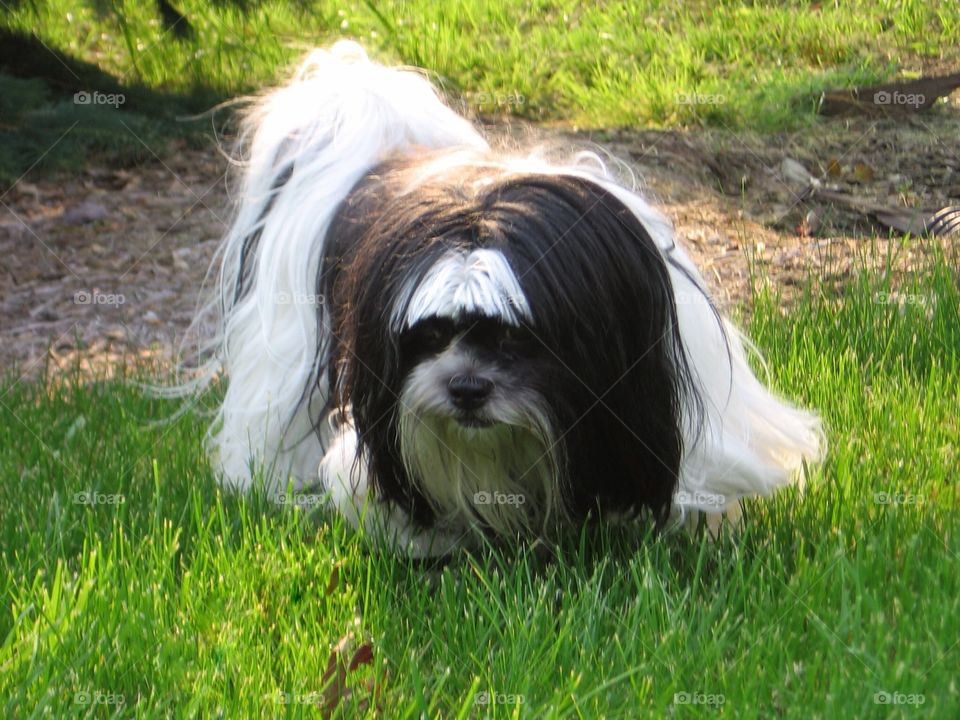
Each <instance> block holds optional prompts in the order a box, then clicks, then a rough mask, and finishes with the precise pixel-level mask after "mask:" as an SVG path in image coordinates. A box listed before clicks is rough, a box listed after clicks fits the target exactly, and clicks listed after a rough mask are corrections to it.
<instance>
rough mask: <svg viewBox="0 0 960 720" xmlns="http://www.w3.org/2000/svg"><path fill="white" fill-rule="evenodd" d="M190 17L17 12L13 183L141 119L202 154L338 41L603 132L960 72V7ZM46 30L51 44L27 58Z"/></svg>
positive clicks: (863, 0)
mask: <svg viewBox="0 0 960 720" xmlns="http://www.w3.org/2000/svg"><path fill="white" fill-rule="evenodd" d="M177 6H178V9H179V10H180V12H182V14H183V17H184V19H183V20H181V21H179V22H177V23H175V24H172V25H171V24H169V23H168V24H165V23H164V22H162V21H161V18H160V15H159V13H158V11H157V9H156V6H155V5H154V3H152V2H139V1H135V0H115V1H114V2H109V3H103V2H86V3H77V2H74V1H72V0H48V1H47V2H20V3H14V4H13V5H12V6H7V12H6V13H4V14H2V15H0V33H7V35H3V36H2V38H3V42H2V43H0V44H2V45H3V46H4V48H3V49H0V70H2V72H4V73H6V75H7V77H6V78H5V77H3V76H2V75H0V96H2V95H4V94H7V93H9V92H11V89H10V88H11V87H12V92H15V93H19V96H21V97H22V96H23V93H24V92H25V90H24V88H22V87H20V88H17V87H16V86H11V85H10V84H9V83H10V82H11V81H10V79H9V78H10V77H11V76H12V77H19V78H21V79H23V78H28V77H32V75H31V73H33V72H35V69H36V68H37V67H38V66H39V65H42V66H43V73H42V77H41V78H40V80H39V81H41V82H44V83H45V85H44V86H43V87H35V88H33V89H32V90H30V91H29V93H28V95H29V97H28V98H27V100H26V101H17V102H16V103H13V104H11V103H6V104H5V105H3V106H0V113H3V114H5V115H6V117H3V115H0V121H2V122H0V140H3V143H2V145H5V146H8V147H10V148H14V149H15V148H16V147H19V146H20V145H23V147H24V149H22V150H20V151H14V150H7V151H5V152H3V153H0V179H4V180H7V181H11V180H13V179H15V178H16V177H17V176H18V175H19V173H20V172H22V171H23V170H25V169H26V168H27V167H28V166H29V165H28V164H27V163H26V162H24V158H28V159H29V158H33V157H35V156H36V154H37V153H36V152H34V150H35V146H36V145H37V144H38V143H39V144H40V147H48V146H49V144H51V143H53V142H54V141H55V140H57V138H58V137H59V136H60V135H61V134H62V133H63V131H65V130H66V129H67V128H70V127H71V126H72V125H73V123H74V122H75V121H79V125H78V127H79V130H80V132H71V133H70V135H69V137H67V138H66V139H65V140H61V141H60V142H61V146H60V150H61V151H60V152H58V153H56V154H51V156H50V157H47V158H45V159H44V162H45V163H46V166H48V167H53V168H58V167H59V168H64V167H66V168H68V169H77V168H78V167H79V163H80V162H81V161H82V158H83V157H87V156H99V155H100V154H102V153H103V152H104V151H105V148H104V143H103V142H102V140H103V138H109V137H113V138H114V144H113V146H111V147H110V148H106V150H109V151H112V156H111V154H110V152H107V155H108V159H111V160H112V161H114V162H121V163H123V162H126V163H133V162H140V161H142V160H143V159H144V152H143V147H142V145H141V144H140V143H139V141H137V140H136V139H135V138H131V137H130V134H131V133H128V132H125V131H123V130H120V131H119V132H118V128H117V116H118V115H120V116H123V117H124V118H129V117H134V118H135V120H134V121H133V122H134V123H136V124H137V127H136V129H135V130H134V131H133V132H136V133H137V135H140V134H141V133H146V134H147V135H148V138H147V139H148V141H149V143H151V144H152V146H155V147H156V149H157V151H158V152H161V153H162V148H163V142H164V141H165V140H169V139H171V138H172V139H185V140H186V141H188V142H191V143H194V144H196V143H197V142H199V141H200V140H198V137H197V135H198V134H200V135H201V136H204V135H205V136H207V137H209V136H210V134H211V133H210V120H209V119H204V120H201V121H196V120H195V121H192V122H191V121H188V120H187V118H188V117H190V116H193V115H195V114H196V113H199V112H201V111H203V110H206V109H209V108H211V107H213V106H214V105H216V104H217V103H218V102H219V101H222V100H224V99H227V98H230V97H233V96H236V95H238V94H244V93H249V92H253V91H257V90H259V89H261V88H263V87H265V86H268V85H270V84H272V83H275V82H277V81H279V80H281V79H284V78H285V77H287V75H288V72H289V70H290V66H291V65H292V63H294V62H295V61H296V60H297V58H299V57H300V56H301V55H302V54H303V52H304V51H305V50H306V49H307V48H309V47H312V46H315V45H323V44H327V43H329V42H332V41H333V40H334V39H336V38H339V37H350V38H354V39H358V40H360V41H361V42H363V43H364V44H365V45H366V46H367V47H368V48H369V49H370V51H371V52H372V53H373V54H374V55H376V56H378V57H380V58H381V59H384V60H387V61H390V62H406V63H410V64H413V65H417V66H421V67H425V68H428V69H429V70H431V71H433V72H434V73H436V74H437V76H438V80H439V81H440V82H441V83H443V84H444V86H445V88H446V89H447V90H448V91H449V92H450V93H451V95H453V96H454V98H455V99H456V98H459V99H460V100H462V101H463V103H464V104H465V105H466V106H467V107H468V108H471V109H473V110H474V111H477V112H480V113H483V114H488V115H507V116H516V117H522V118H527V119H535V120H539V121H545V122H556V123H566V124H575V125H580V126H589V127H609V126H622V125H636V124H641V125H669V126H677V125H698V124H708V125H714V126H718V127H729V128H732V129H737V128H745V127H749V128H753V129H766V130H775V129H783V128H787V127H792V126H797V125H803V124H808V123H810V122H812V121H813V119H814V117H815V115H814V113H815V108H816V104H817V99H818V97H819V93H820V91H821V90H823V89H825V88H832V87H843V86H849V85H854V84H857V83H863V82H869V81H874V80H880V79H883V78H887V77H890V76H892V75H895V74H903V75H915V74H918V73H919V72H920V71H921V70H922V69H924V68H930V67H933V68H941V69H942V68H944V67H955V66H956V65H957V63H958V62H960V5H958V4H957V3H955V2H947V1H946V0H944V1H940V0H935V1H930V0H853V1H851V2H842V3H841V2H836V3H826V2H825V3H812V2H806V1H802V2H801V1H793V2H743V1H742V0H737V1H735V2H730V1H727V2H712V1H710V2H708V1H707V0H692V1H689V2H688V1H684V2H680V1H679V0H639V1H637V2H630V3H614V2H603V3H592V4H583V3H576V2H572V0H536V1H534V2H526V1H524V2H521V1H520V0H506V1H503V2H488V1H486V0H453V1H452V2H432V1H427V0H415V1H412V2H411V1H409V0H404V1H397V0H367V1H366V2H326V1H317V2H312V1H310V0H303V1H302V2H296V3H281V2H272V1H267V2H230V1H229V0H224V1H220V2H211V1H210V0H184V1H183V2H179V3H177ZM10 33H20V34H21V35H16V36H9V34H10ZM31 34H32V35H35V36H36V38H37V40H36V41H34V42H33V43H32V45H29V46H28V47H26V48H23V47H21V45H22V44H23V43H22V40H23V38H25V37H27V38H28V37H29V36H30V35H31ZM15 38H20V40H21V41H20V42H15V41H14V39H15ZM77 63H86V66H80V67H78V65H77ZM92 70H95V71H97V72H92ZM105 86H106V87H105ZM118 87H119V88H120V89H121V91H124V92H125V93H126V95H127V102H126V103H125V104H124V105H123V106H121V107H120V108H119V110H114V109H113V108H112V107H110V106H82V107H77V106H76V105H75V104H74V102H73V95H74V93H76V92H78V91H87V92H93V91H95V90H99V91H100V92H113V91H115V90H116V88H118ZM124 88H126V90H123V89H124ZM221 119H222V117H221ZM76 129H77V128H74V130H76ZM84 130H86V131H87V132H84ZM151 134H152V136H151ZM44 143H46V145H44ZM71 148H75V150H73V151H72V152H71V151H70V149H71ZM78 157H79V158H80V160H77V158H78ZM68 161H69V163H68ZM31 162H32V160H31ZM41 167H43V164H41Z"/></svg>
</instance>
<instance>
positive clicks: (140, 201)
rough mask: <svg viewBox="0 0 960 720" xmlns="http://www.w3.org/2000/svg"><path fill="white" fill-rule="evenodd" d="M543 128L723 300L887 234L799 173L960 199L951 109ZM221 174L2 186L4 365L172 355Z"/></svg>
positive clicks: (206, 157)
mask: <svg viewBox="0 0 960 720" xmlns="http://www.w3.org/2000/svg"><path fill="white" fill-rule="evenodd" d="M512 131H513V132H516V131H517V128H516V126H514V127H513V128H512ZM524 132H526V131H521V134H523V133H524ZM549 134H550V136H552V137H554V138H559V139H560V140H561V142H567V141H569V140H573V141H576V142H578V143H579V142H591V141H593V142H598V143H600V144H602V145H603V146H604V147H606V148H608V149H609V150H610V151H611V152H612V153H613V155H615V156H617V157H620V158H622V159H624V160H626V161H627V162H628V163H630V164H631V165H632V166H633V167H634V168H635V169H636V172H637V175H638V178H639V180H640V181H641V186H642V188H643V191H644V192H645V193H646V194H647V196H648V197H650V198H651V199H652V200H653V201H654V202H655V203H656V204H658V205H659V207H660V208H661V209H662V210H663V211H664V212H665V213H666V214H667V215H668V216H669V217H670V218H671V219H672V220H673V222H674V224H675V226H676V232H677V236H678V238H679V240H680V242H681V243H682V244H684V245H685V246H686V247H687V248H688V249H689V250H690V251H691V253H692V254H693V256H694V257H695V259H696V260H697V262H698V263H699V264H700V267H701V269H702V271H703V273H704V275H705V276H706V277H707V280H708V282H709V283H710V285H711V287H712V290H713V292H714V293H715V296H716V298H717V300H718V302H719V303H720V304H721V305H722V306H730V305H732V304H736V303H738V302H740V301H742V300H744V299H746V298H747V297H748V295H749V290H750V286H751V266H752V267H753V269H754V270H755V271H759V274H760V275H761V276H762V277H765V278H766V280H765V281H766V282H769V283H772V284H773V285H775V286H776V288H777V289H778V290H780V291H782V293H783V295H784V298H785V301H786V302H789V300H790V298H791V297H792V295H793V294H795V291H796V288H797V287H798V286H799V285H800V284H801V283H803V282H805V279H806V278H808V277H813V278H814V279H826V280H839V281H841V282H842V280H843V278H844V277H845V276H846V275H848V274H849V273H850V272H851V267H852V266H853V263H854V260H853V258H855V257H856V255H857V250H858V248H862V247H863V246H865V245H866V244H868V243H867V242H866V241H865V238H869V237H877V236H879V237H882V238H886V237H888V235H889V231H888V230H887V229H886V228H884V227H883V226H881V225H878V224H876V223H875V222H874V221H873V220H872V219H871V218H870V217H869V216H868V215H864V214H862V213H860V212H857V211H852V210H850V209H849V208H848V207H846V206H844V205H842V204H837V203H832V202H824V201H818V200H816V199H814V200H811V199H809V198H806V199H805V198H804V195H803V190H804V188H805V187H807V186H808V183H809V181H808V180H807V179H805V178H804V172H805V173H809V174H810V175H811V176H813V177H814V178H816V179H817V182H818V183H819V184H820V187H822V188H826V189H830V190H834V191H839V192H843V193H847V194H849V195H852V196H856V197H857V198H860V199H862V200H864V201H868V202H871V203H874V204H881V205H884V206H889V207H891V208H926V209H937V208H941V207H944V206H948V205H960V142H958V139H960V112H958V108H957V106H956V104H954V105H953V106H950V107H944V106H941V107H940V108H938V109H937V110H936V111H934V112H932V113H929V114H926V115H917V116H912V117H908V118H897V119H891V118H885V119H875V118H857V119H852V120H840V119H834V120H830V121H825V122H823V123H822V124H820V125H818V126H817V127H815V128H812V129H808V130H804V131H798V132H793V133H783V134H779V135H775V136H770V135H766V136H754V135H750V134H745V133H733V132H726V131H720V130H710V131H692V132H691V131H688V132H678V131H666V132H664V131H629V130H617V131H606V132H592V133H583V132H576V131H573V130H569V129H555V130H552V131H549ZM798 168H799V169H798ZM226 169H227V162H226V160H225V159H224V158H223V156H222V155H221V154H220V152H219V151H218V150H217V149H216V148H214V147H212V146H211V149H210V150H209V151H206V152H199V151H186V150H182V151H180V152H176V153H173V154H171V155H170V156H169V157H167V158H165V159H164V160H163V161H160V160H158V161H157V162H155V163H153V164H150V165H147V166H143V167H138V168H133V169H125V170H121V169H107V168H97V167H92V168H90V169H88V170H87V171H86V172H84V173H83V174H82V175H80V176H75V177H61V178H47V179H40V180H33V179H31V177H30V175H29V174H28V176H27V177H26V178H24V179H22V180H21V181H20V182H18V183H17V184H15V185H14V186H13V187H12V188H10V189H9V190H8V191H7V192H6V193H5V194H4V195H3V196H2V197H0V362H2V363H3V365H4V367H8V368H9V367H11V366H13V367H15V368H16V371H17V373H19V374H21V375H24V376H31V375H34V374H36V373H37V372H39V370H40V369H42V368H43V367H44V366H45V365H46V364H47V363H48V362H49V363H52V365H53V366H54V367H70V366H72V365H73V364H75V363H77V362H80V363H82V364H83V365H84V366H93V367H97V368H103V367H106V368H109V367H110V366H112V365H114V364H115V363H116V362H117V361H118V360H120V359H122V358H124V357H130V356H136V357H151V358H169V357H172V356H173V354H174V352H175V350H176V348H177V347H178V344H179V342H180V341H181V340H182V338H183V336H184V331H185V329H186V328H187V326H188V325H189V323H190V320H191V318H192V317H193V315H194V312H195V310H196V308H197V302H198V293H199V291H200V289H201V286H202V285H203V283H204V278H205V276H206V274H207V269H208V267H209V264H210V262H211V259H212V257H213V254H214V251H215V249H216V247H217V245H218V242H219V239H220V237H221V236H222V234H223V232H224V231H225V229H226V225H227V222H228V221H229V219H230V209H229V202H228V193H227V186H226V183H225V181H224V178H225V172H226ZM957 238H958V236H954V237H953V238H952V239H948V240H946V241H945V242H948V243H954V244H955V243H956V242H957ZM881 244H882V242H881ZM913 252H917V250H916V249H912V250H907V251H905V252H904V253H903V254H902V255H901V260H902V261H903V262H906V263H909V262H911V253H913ZM751 258H752V260H751ZM208 284H209V283H208Z"/></svg>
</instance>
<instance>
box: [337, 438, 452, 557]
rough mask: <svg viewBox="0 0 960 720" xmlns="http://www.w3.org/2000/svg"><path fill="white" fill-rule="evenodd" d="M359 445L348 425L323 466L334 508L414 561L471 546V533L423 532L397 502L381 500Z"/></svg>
mask: <svg viewBox="0 0 960 720" xmlns="http://www.w3.org/2000/svg"><path fill="white" fill-rule="evenodd" d="M358 442H359V441H358V438H357V433H356V431H355V430H354V428H353V425H352V424H350V423H349V422H344V423H343V425H341V426H340V429H339V432H338V434H337V435H336V437H335V438H334V440H333V442H332V443H331V445H330V448H329V449H328V450H327V454H326V455H325V456H324V458H323V461H322V462H321V463H320V469H319V475H320V484H321V486H322V487H323V488H324V489H325V491H326V492H327V493H329V500H328V503H329V506H330V507H333V508H334V509H336V511H337V512H339V513H340V514H341V515H342V516H343V517H344V518H346V520H347V521H348V522H349V523H350V524H351V525H352V526H353V527H354V528H356V529H358V530H362V531H363V532H365V533H366V534H367V535H368V536H369V537H370V538H371V539H373V541H374V542H375V543H376V544H378V545H384V546H386V547H388V548H390V549H392V550H395V551H397V552H400V553H403V554H406V555H408V556H410V557H413V558H429V557H441V556H443V555H449V554H450V553H452V552H453V551H454V550H456V549H458V548H461V547H464V546H465V545H466V544H468V542H467V541H468V539H469V535H468V534H465V535H461V536H457V535H454V534H450V533H445V532H442V531H439V530H433V529H431V530H422V529H420V528H417V527H416V526H415V525H414V523H413V522H412V521H411V519H410V518H409V517H408V516H407V514H406V513H405V512H404V511H403V510H401V509H400V508H398V507H397V506H396V505H395V504H394V503H391V502H386V501H384V500H381V499H379V498H377V497H376V494H375V491H374V489H373V488H372V486H371V483H370V474H369V471H368V468H367V459H366V457H365V456H364V454H362V453H358Z"/></svg>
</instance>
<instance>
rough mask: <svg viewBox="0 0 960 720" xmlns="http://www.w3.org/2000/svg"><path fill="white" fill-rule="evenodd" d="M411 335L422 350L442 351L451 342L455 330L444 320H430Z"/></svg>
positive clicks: (415, 329)
mask: <svg viewBox="0 0 960 720" xmlns="http://www.w3.org/2000/svg"><path fill="white" fill-rule="evenodd" d="M411 335H412V337H413V339H414V340H415V341H416V343H417V344H418V345H420V346H421V347H422V348H424V349H426V350H440V349H442V348H444V347H446V345H447V343H449V342H450V339H451V337H452V336H453V328H452V327H451V324H450V323H449V322H444V321H443V320H439V319H437V320H428V321H426V322H423V323H421V324H420V325H418V326H417V327H416V328H414V330H413V332H412V333H411Z"/></svg>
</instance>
